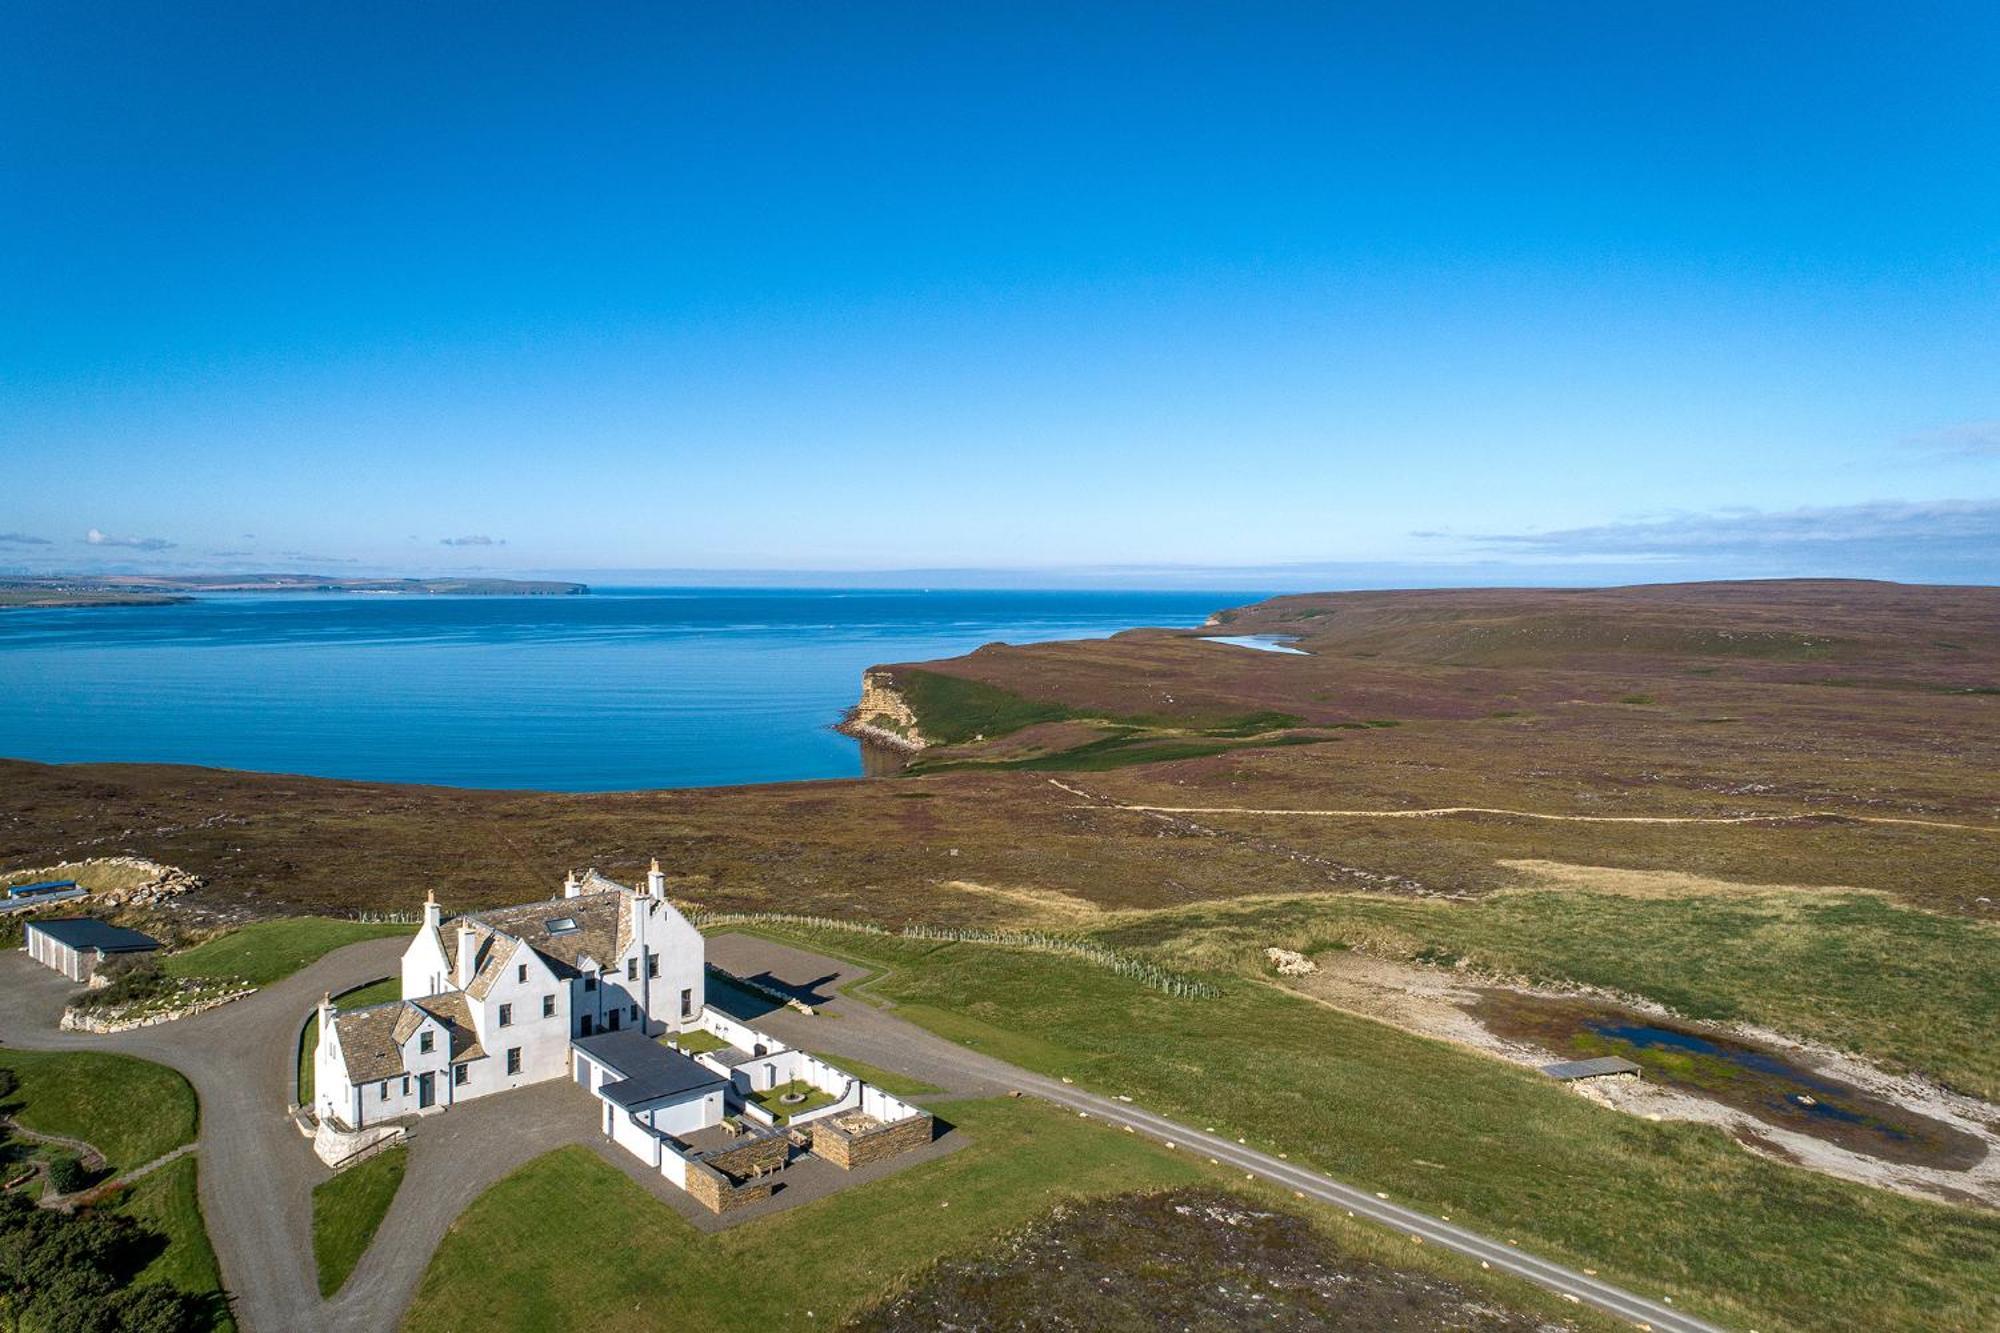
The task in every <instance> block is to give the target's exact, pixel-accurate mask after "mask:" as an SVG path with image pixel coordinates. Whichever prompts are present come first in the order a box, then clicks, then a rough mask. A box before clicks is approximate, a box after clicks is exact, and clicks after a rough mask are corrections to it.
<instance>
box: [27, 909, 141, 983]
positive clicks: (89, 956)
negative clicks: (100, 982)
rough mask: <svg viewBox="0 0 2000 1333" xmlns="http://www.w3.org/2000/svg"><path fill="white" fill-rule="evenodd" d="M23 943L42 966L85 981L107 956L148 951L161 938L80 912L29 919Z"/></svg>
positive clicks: (72, 979)
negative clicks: (41, 918)
mask: <svg viewBox="0 0 2000 1333" xmlns="http://www.w3.org/2000/svg"><path fill="white" fill-rule="evenodd" d="M26 947H27V950H28V956H29V957H30V958H32V959H34V960H35V961H36V962H38V963H40V964H41V965H42V966H43V967H52V968H54V969H55V970H56V971H58V972H60V973H62V974H63V975H64V976H66V977H68V978H69V979H70V980H71V981H88V980H90V978H91V976H92V974H94V973H95V972H96V971H97V965H98V964H99V963H101V962H103V961H104V959H105V958H106V957H107V956H109V955H112V954H135V953H151V952H152V951H153V950H155V949H157V948H159V947H160V942H159V941H158V940H156V939H154V938H153V937H152V936H151V935H142V934H140V933H139V932H138V931H136V930H127V929H126V928H125V927H123V926H114V925H112V924H111V923H110V922H108V921H99V920H97V919H96V918H95V917H87V916H79V917H67V918H65V919H63V920H60V921H31V922H29V923H28V929H27V946H26Z"/></svg>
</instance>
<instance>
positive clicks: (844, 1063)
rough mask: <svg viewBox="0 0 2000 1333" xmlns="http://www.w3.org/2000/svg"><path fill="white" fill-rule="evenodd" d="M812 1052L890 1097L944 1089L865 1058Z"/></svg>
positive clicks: (916, 1094)
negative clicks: (880, 1065) (872, 1062)
mask: <svg viewBox="0 0 2000 1333" xmlns="http://www.w3.org/2000/svg"><path fill="white" fill-rule="evenodd" d="M814 1054H815V1056H816V1057H817V1058H818V1059H821V1060H824V1061H826V1062H827V1063H828V1064H830V1065H832V1066H833V1067H834V1068H835V1069H839V1070H843V1071H845V1072H847V1073H849V1074H852V1075H853V1076H854V1077H856V1078H858V1079H860V1080H861V1081H862V1082H863V1083H867V1084H870V1085H871V1086H874V1087H877V1088H880V1089H881V1090H882V1091H884V1092H886V1093H888V1094H889V1095H890V1096H891V1097H926V1096H929V1095H930V1094H931V1093H934V1092H943V1091H944V1089H943V1088H940V1087H938V1086H937V1085H936V1084H935V1083H926V1082H924V1081H923V1080H922V1079H920V1078H911V1077H910V1076H909V1075H908V1074H897V1073H893V1072H891V1071H890V1070H887V1069H883V1068H881V1067H879V1066H877V1065H871V1064H869V1063H868V1062H867V1061H865V1060H856V1059H855V1058H854V1057H853V1056H851V1055H840V1056H833V1055H819V1054H818V1052H815V1053H814Z"/></svg>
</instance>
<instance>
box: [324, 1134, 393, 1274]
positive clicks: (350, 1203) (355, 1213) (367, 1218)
mask: <svg viewBox="0 0 2000 1333" xmlns="http://www.w3.org/2000/svg"><path fill="white" fill-rule="evenodd" d="M409 1160H410V1150H409V1149H408V1148H405V1147H403V1146H402V1145H400V1144H398V1145H397V1146H396V1147H394V1148H390V1149H389V1150H388V1151H386V1152H384V1153H381V1154H380V1155H378V1156H375V1157H371V1158H369V1159H368V1160H367V1161H365V1162H362V1163H360V1164H359V1165H357V1166H351V1167H349V1168H347V1169H346V1170H345V1171H342V1172H341V1173H340V1174H338V1175H336V1176H335V1177H334V1178H333V1179H331V1180H329V1181H326V1182H325V1183H323V1184H321V1185H320V1186H318V1187H317V1188H315V1189H314V1190H313V1259H314V1260H315V1261H316V1262H317V1264H318V1265H319V1294H320V1295H322V1296H331V1295H333V1293H334V1292H336V1291H339V1290H340V1286H341V1284H342V1283H343V1282H345V1281H347V1275H348V1274H349V1273H352V1272H353V1271H354V1265H356V1264H358V1263H360V1262H361V1256H362V1255H364V1254H366V1253H367V1252H368V1242H370V1241H372V1240H374V1239H375V1229H376V1228H377V1227H379V1226H381V1225H382V1217H383V1215H384V1214H385V1213H387V1212H388V1211H389V1205H390V1204H391V1203H393V1202H395V1199H396V1191H397V1190H398V1189H399V1188H401V1186H402V1184H403V1171H404V1169H405V1168H407V1167H408V1166H409Z"/></svg>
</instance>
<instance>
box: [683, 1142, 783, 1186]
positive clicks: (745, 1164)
mask: <svg viewBox="0 0 2000 1333" xmlns="http://www.w3.org/2000/svg"><path fill="white" fill-rule="evenodd" d="M791 1147H792V1145H791V1144H790V1143H789V1142H787V1141H786V1139H785V1136H784V1135H783V1134H770V1135H766V1136H764V1137H762V1138H758V1139H756V1140H754V1141H753V1142H750V1143H746V1144H744V1145H742V1146H741V1147H738V1148H724V1149H722V1150H721V1151H720V1152H712V1153H709V1154H707V1155H706V1156H704V1157H703V1158H702V1159H701V1160H702V1161H703V1162H705V1163H707V1164H708V1165H709V1166H712V1167H714V1168H715V1169H716V1170H717V1171H721V1172H723V1173H724V1174H726V1175H731V1176H735V1177H736V1178H737V1179H739V1180H741V1179H744V1178H746V1177H749V1176H754V1175H756V1174H758V1173H759V1172H761V1171H775V1170H777V1169H778V1168H779V1167H781V1166H783V1165H784V1164H785V1159H786V1158H787V1157H789V1156H790V1155H791Z"/></svg>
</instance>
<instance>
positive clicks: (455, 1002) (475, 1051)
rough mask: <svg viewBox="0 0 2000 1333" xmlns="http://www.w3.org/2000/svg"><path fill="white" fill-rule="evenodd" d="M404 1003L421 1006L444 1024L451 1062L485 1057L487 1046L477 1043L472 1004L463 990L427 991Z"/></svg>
mask: <svg viewBox="0 0 2000 1333" xmlns="http://www.w3.org/2000/svg"><path fill="white" fill-rule="evenodd" d="M405 1003H407V1004H409V1005H411V1006H412V1007H414V1008H417V1009H421V1010H423V1011H424V1012H425V1013H427V1014H429V1015H430V1016H431V1017H432V1018H435V1019H436V1020H437V1021H438V1022H440V1023H442V1024H444V1030H445V1031H446V1032H447V1033H449V1034H450V1035H451V1062H452V1063H453V1064H455V1065H456V1064H463V1063H465V1062H466V1061H467V1060H484V1059H485V1058H486V1048H485V1047H483V1046H481V1045H480V1044H479V1033H478V1030H477V1029H475V1028H474V1027H473V1026H472V1007H471V1006H470V1005H468V1004H467V1003H466V1002H465V996H464V995H463V994H461V993H460V992H458V991H446V992H444V993H443V994H442V995H426V996H425V997H424V998H423V999H421V1000H409V1001H406V1002H405ZM414 1030H415V1029H412V1031H414Z"/></svg>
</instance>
